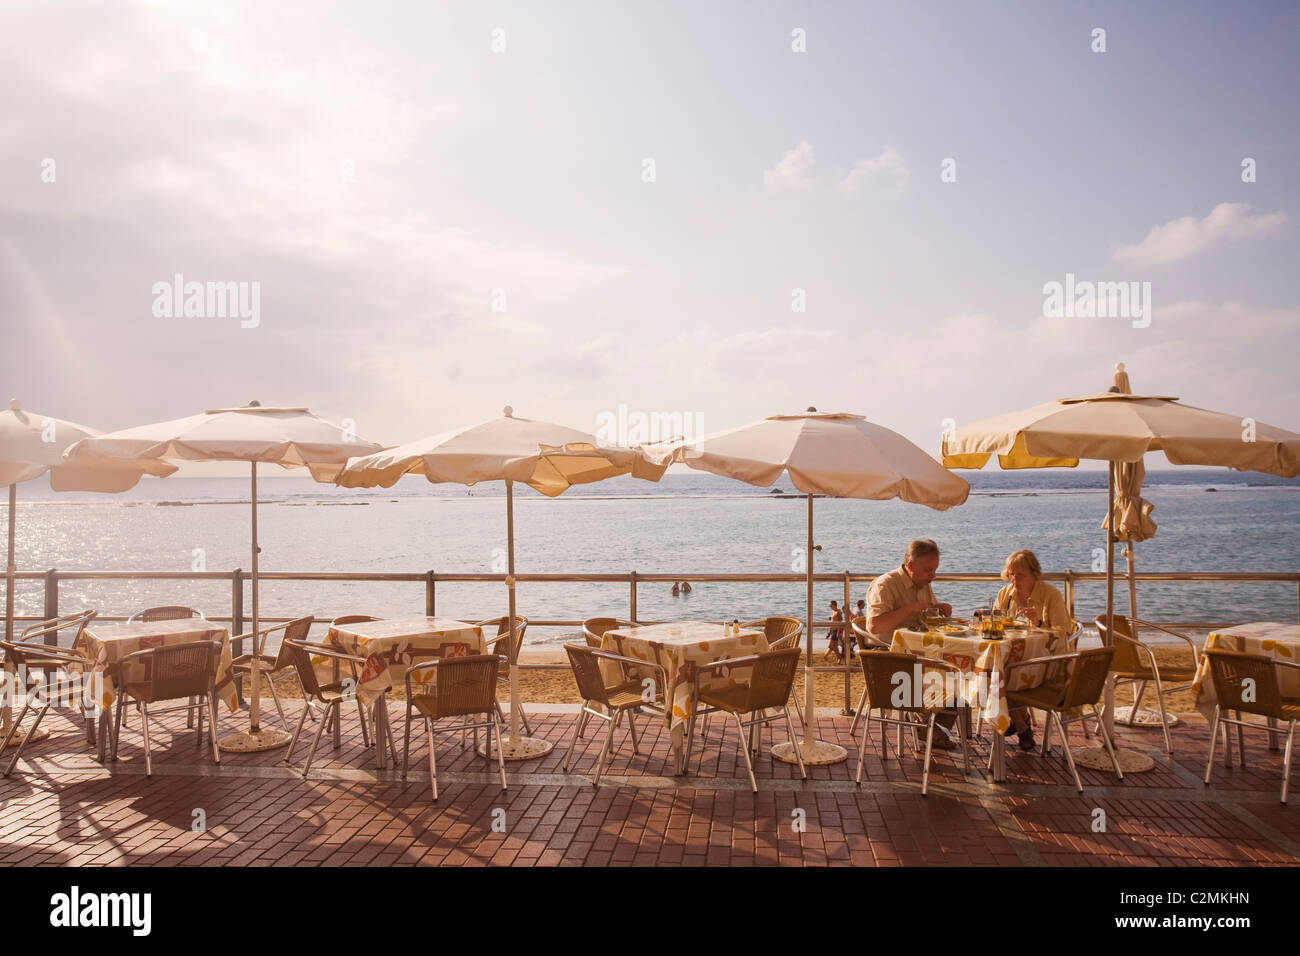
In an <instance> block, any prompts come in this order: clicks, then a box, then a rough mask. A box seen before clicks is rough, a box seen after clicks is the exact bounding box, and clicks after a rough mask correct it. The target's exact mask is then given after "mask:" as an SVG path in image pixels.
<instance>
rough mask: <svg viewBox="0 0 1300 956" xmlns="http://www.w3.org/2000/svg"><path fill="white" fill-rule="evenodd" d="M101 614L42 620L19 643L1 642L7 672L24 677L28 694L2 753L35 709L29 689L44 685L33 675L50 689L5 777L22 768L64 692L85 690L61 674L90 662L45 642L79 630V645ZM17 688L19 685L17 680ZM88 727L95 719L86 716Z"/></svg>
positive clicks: (73, 704) (0, 746)
mask: <svg viewBox="0 0 1300 956" xmlns="http://www.w3.org/2000/svg"><path fill="white" fill-rule="evenodd" d="M98 613H99V612H98V611H82V612H80V613H78V614H66V615H64V616H63V617H56V618H51V619H50V620H48V621H41V622H40V623H38V624H33V625H32V626H31V627H28V628H25V629H24V630H23V632H22V634H20V635H19V637H18V640H17V641H0V648H2V649H3V650H4V656H5V661H6V670H9V669H12V671H13V672H14V676H15V677H16V678H17V677H18V676H19V675H22V684H23V685H26V686H23V687H22V688H21V689H22V690H23V691H24V699H23V708H22V710H21V711H20V712H19V714H18V718H17V719H16V720H15V721H14V722H13V724H12V725H10V727H9V733H7V734H5V738H4V741H3V742H0V753H4V751H5V749H6V748H7V747H8V746H9V741H10V740H12V739H13V736H14V734H16V733H17V732H18V728H19V727H20V726H22V722H23V718H25V717H26V716H27V711H28V710H30V709H31V706H32V696H31V694H29V693H27V691H28V690H29V687H34V686H35V685H37V684H39V683H41V680H40V678H37V679H35V680H30V683H29V677H30V676H31V675H35V674H40V675H42V676H43V677H44V683H45V684H46V689H45V690H44V691H43V692H42V701H41V709H40V712H39V713H38V714H37V715H36V721H35V722H34V723H33V724H32V729H31V730H29V731H28V732H27V733H26V734H24V735H23V737H22V739H21V740H20V741H18V747H17V749H15V751H14V756H13V759H12V760H11V761H9V766H8V767H7V768H5V772H4V775H5V776H6V777H7V776H9V775H10V774H11V773H13V770H14V767H16V766H17V765H18V758H19V757H21V756H22V753H23V748H24V747H26V746H27V741H29V740H33V739H35V737H36V730H37V728H39V727H40V725H41V719H42V718H44V716H45V714H46V713H47V712H48V711H49V709H50V707H51V706H53V705H54V704H55V703H56V702H62V698H63V694H64V692H65V691H66V692H76V691H77V690H78V688H80V687H82V686H83V685H82V679H81V678H76V679H74V678H73V677H72V676H66V677H63V678H60V677H59V676H58V675H59V672H60V671H62V672H64V673H65V674H66V673H67V672H68V670H69V668H70V667H73V666H78V667H79V666H80V665H82V664H85V663H86V659H85V658H84V657H82V656H81V654H79V653H77V652H76V651H73V650H70V649H68V648H63V647H59V646H57V645H56V644H46V643H45V639H46V638H49V637H53V638H54V639H55V640H56V641H57V640H58V636H57V635H58V633H59V632H60V631H62V630H66V629H70V628H76V633H75V635H74V636H73V639H72V643H73V646H75V645H76V643H77V639H78V638H80V637H81V632H82V631H83V630H84V629H85V627H86V624H87V623H89V622H90V621H91V620H93V619H94V618H95V617H96V616H97V615H98ZM14 686H15V688H17V687H18V686H19V682H18V681H17V680H15V682H14ZM78 703H82V702H81V701H76V700H73V701H71V702H69V704H68V706H71V707H73V708H74V709H75V708H76V705H77V704H78ZM85 719H86V728H87V731H89V729H90V727H91V721H92V720H93V718H91V717H89V716H86V718H85Z"/></svg>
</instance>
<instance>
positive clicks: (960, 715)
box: [957, 707, 970, 780]
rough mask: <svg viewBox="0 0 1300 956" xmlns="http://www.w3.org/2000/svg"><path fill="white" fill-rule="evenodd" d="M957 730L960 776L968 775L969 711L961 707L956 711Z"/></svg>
mask: <svg viewBox="0 0 1300 956" xmlns="http://www.w3.org/2000/svg"><path fill="white" fill-rule="evenodd" d="M957 731H958V733H960V734H961V776H962V779H963V780H964V779H966V778H967V777H969V776H970V711H969V710H968V709H966V708H965V707H963V708H962V709H961V710H959V711H958V712H957Z"/></svg>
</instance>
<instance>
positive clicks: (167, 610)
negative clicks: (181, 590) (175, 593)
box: [128, 604, 203, 622]
mask: <svg viewBox="0 0 1300 956" xmlns="http://www.w3.org/2000/svg"><path fill="white" fill-rule="evenodd" d="M202 616H203V612H202V611H196V610H195V609H194V608H192V607H186V606H185V605H183V604H168V605H165V606H163V607H147V608H145V609H144V610H143V611H136V612H135V613H134V614H132V615H131V617H130V618H129V619H128V620H130V621H133V622H134V621H183V620H185V619H186V618H188V617H202Z"/></svg>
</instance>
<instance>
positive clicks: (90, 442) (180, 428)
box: [51, 402, 381, 753]
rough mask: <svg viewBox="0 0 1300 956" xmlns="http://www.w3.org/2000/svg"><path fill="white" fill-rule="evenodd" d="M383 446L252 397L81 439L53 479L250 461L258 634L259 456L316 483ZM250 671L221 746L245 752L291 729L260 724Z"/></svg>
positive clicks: (255, 679) (72, 483)
mask: <svg viewBox="0 0 1300 956" xmlns="http://www.w3.org/2000/svg"><path fill="white" fill-rule="evenodd" d="M380 447H381V446H380V445H376V444H375V443H373V442H368V441H362V440H361V439H359V438H357V437H356V435H355V434H354V433H353V432H352V430H351V429H345V428H343V427H342V426H340V425H334V424H331V423H330V422H327V421H325V420H324V419H323V418H319V417H317V416H316V415H313V414H312V413H311V412H309V411H308V410H307V409H305V408H263V407H261V406H260V405H259V404H258V403H257V402H253V403H251V404H250V405H248V406H247V407H244V408H218V409H214V410H210V411H206V412H203V413H202V414H201V415H191V416H190V417H188V418H178V419H175V420H173V421H167V422H157V423H155V424H152V425H141V426H139V427H137V428H126V429H123V430H121V431H116V432H109V433H108V434H105V435H97V436H94V437H91V438H83V439H82V440H81V441H79V442H77V443H76V444H75V445H73V446H72V447H71V448H69V449H68V450H67V453H66V454H65V456H64V461H65V463H66V464H67V465H69V466H72V467H73V468H75V469H76V470H75V471H71V470H70V471H69V472H68V474H66V475H60V474H59V473H58V472H56V473H54V474H53V475H52V476H51V484H52V485H53V486H54V487H55V488H57V489H60V490H73V489H80V488H82V487H83V484H81V482H85V481H92V482H93V481H96V480H100V479H101V478H102V477H103V476H104V475H106V474H112V473H113V472H114V470H115V469H118V468H121V467H122V463H123V462H151V463H156V464H163V463H165V462H167V461H246V462H248V463H249V476H250V481H251V484H250V498H251V502H252V508H251V512H250V515H251V519H252V560H253V566H252V575H251V581H252V594H253V632H254V633H255V634H256V632H258V631H259V630H261V626H262V625H261V617H260V614H259V606H258V555H259V554H260V553H261V550H262V549H261V548H260V547H259V546H258V543H257V464H258V462H271V463H274V464H277V465H279V466H280V467H282V468H300V467H305V468H307V469H308V470H309V471H310V472H311V475H312V477H313V478H315V479H316V480H317V481H332V480H333V478H334V476H335V475H336V474H337V473H338V470H339V469H340V468H341V467H342V466H343V463H344V462H345V461H347V460H348V458H350V457H352V456H353V455H358V454H368V453H370V452H373V451H377V450H378V449H379V448H380ZM173 470H174V469H173ZM254 643H256V638H254ZM254 650H256V648H254ZM250 669H251V672H252V682H251V689H250V694H251V699H250V701H249V717H248V730H247V732H244V733H240V734H235V735H233V736H230V737H227V738H225V739H223V740H222V741H221V749H222V750H226V751H233V752H239V753H249V752H253V751H259V750H272V749H274V748H276V747H283V746H284V745H285V744H287V743H288V742H289V739H290V735H289V734H287V733H285V732H284V731H282V730H268V729H263V728H262V727H261V723H260V706H259V705H260V702H261V690H262V683H261V663H260V660H259V658H258V657H257V655H256V654H254V656H253V658H252V662H251V668H250Z"/></svg>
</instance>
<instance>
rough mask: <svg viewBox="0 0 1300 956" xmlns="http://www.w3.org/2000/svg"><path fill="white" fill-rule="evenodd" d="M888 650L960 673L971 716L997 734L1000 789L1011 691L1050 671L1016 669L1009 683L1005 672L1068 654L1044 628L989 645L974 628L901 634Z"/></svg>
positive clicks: (995, 767) (996, 766)
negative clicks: (943, 664) (942, 664)
mask: <svg viewBox="0 0 1300 956" xmlns="http://www.w3.org/2000/svg"><path fill="white" fill-rule="evenodd" d="M889 649H890V650H891V651H893V652H894V653H896V654H911V655H913V656H915V657H925V658H928V659H930V660H938V661H946V662H947V663H949V664H953V665H954V666H956V667H957V668H958V670H959V671H960V672H961V674H960V676H959V677H958V679H957V684H958V686H957V688H956V690H957V693H958V695H959V696H960V698H961V699H962V700H964V701H966V702H967V703H968V704H969V705H970V707H971V713H972V716H973V717H975V718H983V719H984V720H987V721H988V722H989V725H990V727H991V728H992V730H993V743H992V744H991V749H992V756H993V760H992V763H993V779H994V781H996V782H998V783H1001V782H1003V781H1004V780H1006V753H1005V749H1006V748H1005V747H1004V746H1003V743H1002V735H1003V734H1004V733H1005V732H1006V731H1007V729H1008V728H1009V727H1010V726H1011V717H1010V707H1009V706H1008V705H1007V691H1008V690H1029V689H1030V688H1033V687H1038V686H1040V685H1042V683H1043V682H1044V681H1045V680H1046V679H1047V671H1048V668H1049V667H1051V666H1052V665H1049V664H1044V665H1042V666H1041V667H1017V668H1016V669H1015V671H1014V672H1013V673H1012V674H1011V675H1010V677H1008V673H1007V672H1008V671H1009V670H1010V668H1011V666H1012V665H1013V664H1019V663H1021V662H1022V661H1031V660H1033V659H1034V658H1038V657H1052V656H1054V655H1056V654H1064V653H1067V652H1068V651H1069V647H1068V646H1067V644H1066V639H1065V638H1064V637H1062V636H1060V635H1059V634H1057V633H1056V632H1055V631H1052V630H1048V629H1046V628H1018V629H1015V630H1008V631H1006V632H1005V636H1004V637H1003V638H1002V639H1001V640H992V639H989V638H987V637H984V636H983V635H982V634H980V633H979V632H977V631H974V630H971V629H970V628H960V629H959V630H950V631H943V630H929V631H912V630H907V629H904V628H900V629H898V630H896V631H895V632H894V639H893V642H892V644H891V646H890V648H889Z"/></svg>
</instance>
